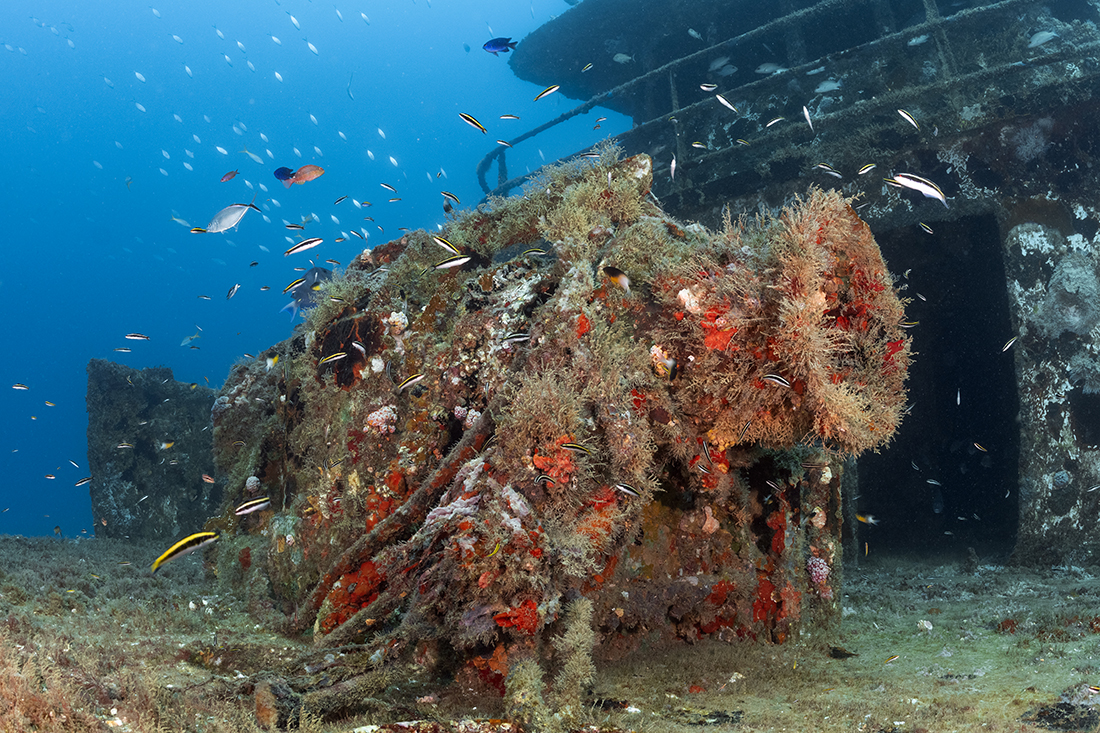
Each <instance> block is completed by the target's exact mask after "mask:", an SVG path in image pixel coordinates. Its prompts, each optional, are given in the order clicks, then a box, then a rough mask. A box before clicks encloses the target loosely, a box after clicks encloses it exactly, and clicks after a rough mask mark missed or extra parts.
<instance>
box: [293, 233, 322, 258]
mask: <svg viewBox="0 0 1100 733" xmlns="http://www.w3.org/2000/svg"><path fill="white" fill-rule="evenodd" d="M324 241H325V240H323V239H321V238H320V237H312V238H311V239H303V240H302V241H301V242H298V243H297V244H296V245H294V246H293V247H291V248H290V249H288V250H287V251H286V252H284V253H283V257H289V256H290V255H292V254H295V253H297V252H305V251H306V250H307V249H313V248H314V247H316V246H317V245H319V244H321V243H322V242H324Z"/></svg>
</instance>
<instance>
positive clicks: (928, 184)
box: [886, 173, 950, 208]
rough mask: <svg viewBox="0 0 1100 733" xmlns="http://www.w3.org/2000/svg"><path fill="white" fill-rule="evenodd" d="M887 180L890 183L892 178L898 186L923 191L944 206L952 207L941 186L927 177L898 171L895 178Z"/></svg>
mask: <svg viewBox="0 0 1100 733" xmlns="http://www.w3.org/2000/svg"><path fill="white" fill-rule="evenodd" d="M886 180H887V182H888V183H889V182H890V181H891V180H892V181H893V183H894V184H896V185H898V186H901V187H903V188H908V189H911V190H913V191H917V192H919V193H922V194H924V195H925V196H926V197H928V198H930V199H936V200H937V201H939V202H940V203H941V204H943V205H944V208H950V207H949V206H948V205H947V197H946V196H944V194H943V191H941V190H940V187H939V186H937V185H936V184H934V183H932V181H930V180H928V179H927V178H921V177H920V176H917V175H914V174H912V173H896V174H895V175H894V177H893V179H886Z"/></svg>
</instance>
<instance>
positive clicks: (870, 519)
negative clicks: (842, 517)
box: [856, 514, 879, 525]
mask: <svg viewBox="0 0 1100 733" xmlns="http://www.w3.org/2000/svg"><path fill="white" fill-rule="evenodd" d="M856 519H857V520H859V521H860V522H863V523H864V524H870V525H875V524H878V523H879V520H878V519H875V515H874V514H857V515H856Z"/></svg>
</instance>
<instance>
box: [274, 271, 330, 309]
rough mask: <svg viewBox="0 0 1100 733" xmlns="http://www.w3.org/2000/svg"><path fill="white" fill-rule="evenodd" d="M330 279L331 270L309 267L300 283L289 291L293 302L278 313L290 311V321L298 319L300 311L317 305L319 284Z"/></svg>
mask: <svg viewBox="0 0 1100 733" xmlns="http://www.w3.org/2000/svg"><path fill="white" fill-rule="evenodd" d="M331 279H332V270H330V269H328V268H326V267H311V268H310V269H309V270H307V271H306V273H305V275H303V276H302V282H301V283H299V284H298V286H297V287H296V288H294V289H292V290H291V291H290V297H292V298H294V300H292V301H290V302H289V303H287V304H286V305H285V306H283V309H282V310H281V311H279V312H280V313H282V312H283V311H290V320H292V321H293V320H294V319H295V318H297V317H298V313H299V312H300V311H303V310H306V309H308V308H312V307H313V306H315V305H317V291H318V290H319V289H320V287H321V283H323V282H324V281H326V280H331Z"/></svg>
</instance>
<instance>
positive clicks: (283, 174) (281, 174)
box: [275, 168, 294, 181]
mask: <svg viewBox="0 0 1100 733" xmlns="http://www.w3.org/2000/svg"><path fill="white" fill-rule="evenodd" d="M293 175H294V169H293V168H276V169H275V177H276V178H278V179H279V180H280V181H285V180H287V179H289V178H290V177H291V176H293Z"/></svg>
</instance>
